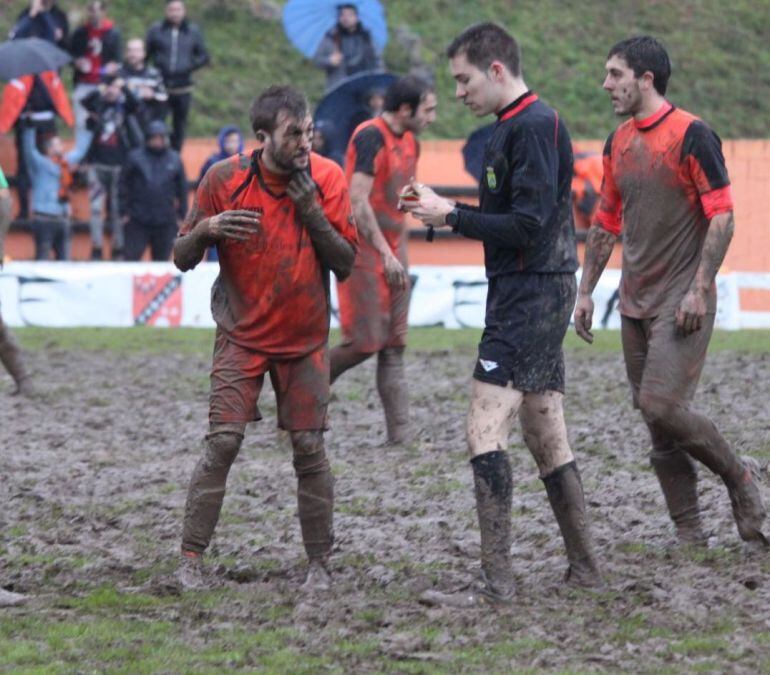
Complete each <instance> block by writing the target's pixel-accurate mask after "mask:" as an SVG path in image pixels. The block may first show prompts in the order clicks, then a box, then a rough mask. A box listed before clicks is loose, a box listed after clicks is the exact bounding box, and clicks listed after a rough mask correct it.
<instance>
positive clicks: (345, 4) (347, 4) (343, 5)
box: [337, 2, 358, 14]
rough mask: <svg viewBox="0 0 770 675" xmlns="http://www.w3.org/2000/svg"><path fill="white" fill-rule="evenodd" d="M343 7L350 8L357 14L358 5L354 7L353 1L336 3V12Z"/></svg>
mask: <svg viewBox="0 0 770 675" xmlns="http://www.w3.org/2000/svg"><path fill="white" fill-rule="evenodd" d="M343 9H352V10H353V11H354V12H355V13H356V14H358V7H356V5H355V3H353V2H343V3H340V4H339V5H337V14H339V13H340V12H341V11H342V10H343Z"/></svg>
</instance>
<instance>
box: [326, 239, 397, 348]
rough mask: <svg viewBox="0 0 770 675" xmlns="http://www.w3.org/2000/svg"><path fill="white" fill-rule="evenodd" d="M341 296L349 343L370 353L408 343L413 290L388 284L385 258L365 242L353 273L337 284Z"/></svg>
mask: <svg viewBox="0 0 770 675" xmlns="http://www.w3.org/2000/svg"><path fill="white" fill-rule="evenodd" d="M401 262H402V264H403V263H404V262H405V261H404V260H402V261H401ZM337 295H338V297H339V305H340V324H341V326H342V335H343V338H344V341H345V343H346V344H350V345H352V346H353V347H354V348H355V349H356V351H358V352H360V353H366V354H374V353H375V352H379V351H380V350H382V349H385V348H386V347H404V346H405V345H406V333H407V322H408V318H409V296H410V290H409V289H408V288H405V289H404V290H395V289H392V288H391V287H390V286H389V285H388V282H387V281H386V280H385V267H384V265H383V263H382V258H381V256H380V254H379V253H378V252H377V251H376V250H375V249H374V247H372V246H371V245H370V244H362V245H361V247H360V249H359V251H358V254H357V255H356V262H355V264H354V266H353V272H352V273H351V274H350V276H349V277H348V278H347V279H346V280H345V281H343V282H341V283H338V284H337Z"/></svg>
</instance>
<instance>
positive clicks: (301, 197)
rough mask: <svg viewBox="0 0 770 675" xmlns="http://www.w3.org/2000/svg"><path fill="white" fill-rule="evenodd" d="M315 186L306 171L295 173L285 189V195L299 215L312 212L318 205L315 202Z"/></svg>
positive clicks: (316, 201)
mask: <svg viewBox="0 0 770 675" xmlns="http://www.w3.org/2000/svg"><path fill="white" fill-rule="evenodd" d="M316 190H317V188H316V184H315V181H314V180H313V177H312V176H311V175H310V172H308V171H295V172H294V173H293V174H292V176H291V180H290V181H289V186H288V188H286V194H287V195H289V198H290V199H291V201H293V202H294V206H295V207H296V209H297V211H299V212H300V213H307V212H309V211H312V210H313V209H314V208H315V207H316V205H317V204H318V200H316V198H315V195H316Z"/></svg>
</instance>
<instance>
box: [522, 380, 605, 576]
mask: <svg viewBox="0 0 770 675" xmlns="http://www.w3.org/2000/svg"><path fill="white" fill-rule="evenodd" d="M562 400H563V396H562V394H561V393H560V392H557V391H549V392H545V393H543V394H534V393H527V394H525V395H524V400H523V401H522V405H521V410H520V411H519V419H520V420H521V429H522V433H523V435H524V442H525V443H526V444H527V447H528V448H529V450H530V452H531V453H532V456H533V457H534V458H535V461H536V462H537V466H538V468H539V469H540V476H541V478H542V481H543V484H544V485H545V490H546V493H547V494H548V501H549V502H550V503H551V508H552V509H553V513H554V516H556V522H557V523H558V524H559V529H560V531H561V535H562V538H563V539H564V547H565V549H566V551H567V560H568V561H569V567H568V569H567V575H566V580H567V581H569V582H570V583H573V584H576V585H579V586H585V587H596V586H600V585H601V572H600V571H599V565H598V562H597V560H596V554H595V553H594V546H593V541H592V538H591V530H590V527H589V524H588V517H587V515H586V506H585V498H584V496H583V484H582V481H581V480H580V472H579V471H578V468H577V464H576V462H575V458H574V456H573V455H572V450H571V449H570V447H569V441H568V439H567V426H566V424H565V423H564V409H563V405H562Z"/></svg>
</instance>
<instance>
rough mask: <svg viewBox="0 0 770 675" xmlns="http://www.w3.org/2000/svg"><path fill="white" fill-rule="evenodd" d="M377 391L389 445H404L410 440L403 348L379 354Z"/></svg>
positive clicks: (391, 349) (386, 349)
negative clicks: (383, 413) (383, 414)
mask: <svg viewBox="0 0 770 675" xmlns="http://www.w3.org/2000/svg"><path fill="white" fill-rule="evenodd" d="M377 391H378V392H379V394H380V399H381V400H382V407H383V408H384V410H385V425H386V427H387V432H388V443H404V442H405V441H407V440H409V392H408V391H407V387H406V375H405V373H404V348H403V347H387V348H385V349H383V350H382V351H380V352H379V353H378V354H377Z"/></svg>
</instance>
